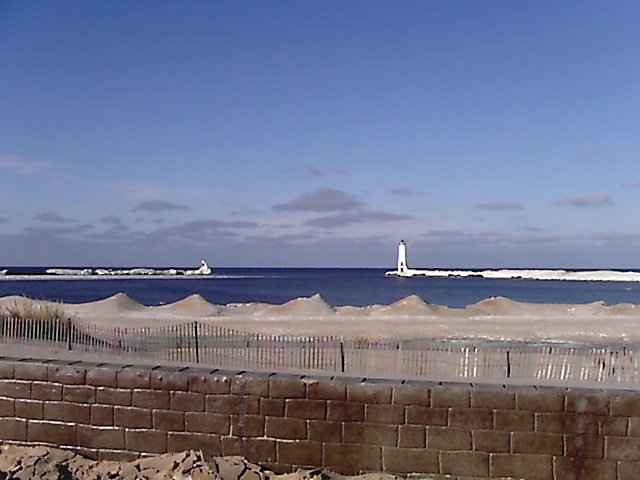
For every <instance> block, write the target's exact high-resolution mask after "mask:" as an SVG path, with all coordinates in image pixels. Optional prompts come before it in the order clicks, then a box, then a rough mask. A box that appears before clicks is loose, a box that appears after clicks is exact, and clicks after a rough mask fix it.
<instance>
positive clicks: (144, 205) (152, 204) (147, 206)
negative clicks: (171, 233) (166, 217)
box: [133, 200, 191, 213]
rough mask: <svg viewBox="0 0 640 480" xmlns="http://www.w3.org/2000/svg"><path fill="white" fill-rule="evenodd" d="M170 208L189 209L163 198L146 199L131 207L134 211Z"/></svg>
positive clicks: (153, 210) (157, 210) (154, 210)
mask: <svg viewBox="0 0 640 480" xmlns="http://www.w3.org/2000/svg"><path fill="white" fill-rule="evenodd" d="M170 210H191V209H190V208H189V207H187V206H185V205H178V204H175V203H171V202H166V201H164V200H147V201H144V202H141V203H139V204H138V205H136V206H135V207H134V208H133V211H134V212H152V213H156V212H167V211H170Z"/></svg>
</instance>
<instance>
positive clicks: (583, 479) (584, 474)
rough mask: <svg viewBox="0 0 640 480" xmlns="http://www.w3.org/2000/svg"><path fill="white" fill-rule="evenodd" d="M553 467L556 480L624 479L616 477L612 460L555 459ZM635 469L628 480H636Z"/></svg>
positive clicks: (636, 471) (636, 472) (636, 473)
mask: <svg viewBox="0 0 640 480" xmlns="http://www.w3.org/2000/svg"><path fill="white" fill-rule="evenodd" d="M553 467H554V471H555V476H556V478H557V479H562V480H616V479H619V480H623V479H624V478H625V477H624V476H616V462H615V461H613V460H593V459H591V460H590V459H585V458H571V457H555V458H554V459H553ZM637 468H638V467H636V470H635V472H634V473H635V475H634V476H633V477H629V478H633V479H637V478H638V470H637Z"/></svg>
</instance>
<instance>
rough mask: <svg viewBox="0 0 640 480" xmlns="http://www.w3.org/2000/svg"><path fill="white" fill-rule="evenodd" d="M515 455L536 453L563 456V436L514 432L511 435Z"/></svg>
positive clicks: (512, 449)
mask: <svg viewBox="0 0 640 480" xmlns="http://www.w3.org/2000/svg"><path fill="white" fill-rule="evenodd" d="M511 451H512V452H513V453H534V454H545V455H562V452H563V442H562V435H559V434H555V433H541V432H513V433H512V434H511Z"/></svg>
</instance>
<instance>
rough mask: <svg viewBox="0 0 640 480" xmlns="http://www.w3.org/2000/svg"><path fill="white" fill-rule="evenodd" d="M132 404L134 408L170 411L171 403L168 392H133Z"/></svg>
mask: <svg viewBox="0 0 640 480" xmlns="http://www.w3.org/2000/svg"><path fill="white" fill-rule="evenodd" d="M131 404H132V405H133V406H134V407H140V408H151V409H160V410H169V408H170V405H171V402H170V398H169V392H168V391H166V390H138V389H136V390H133V391H132V392H131Z"/></svg>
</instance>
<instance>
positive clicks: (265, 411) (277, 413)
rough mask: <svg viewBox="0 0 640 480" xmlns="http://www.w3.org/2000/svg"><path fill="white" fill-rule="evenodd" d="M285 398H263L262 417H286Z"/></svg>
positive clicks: (261, 405) (261, 401)
mask: <svg viewBox="0 0 640 480" xmlns="http://www.w3.org/2000/svg"><path fill="white" fill-rule="evenodd" d="M284 406H285V399H284V398H261V399H260V415H263V416H265V417H284Z"/></svg>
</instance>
